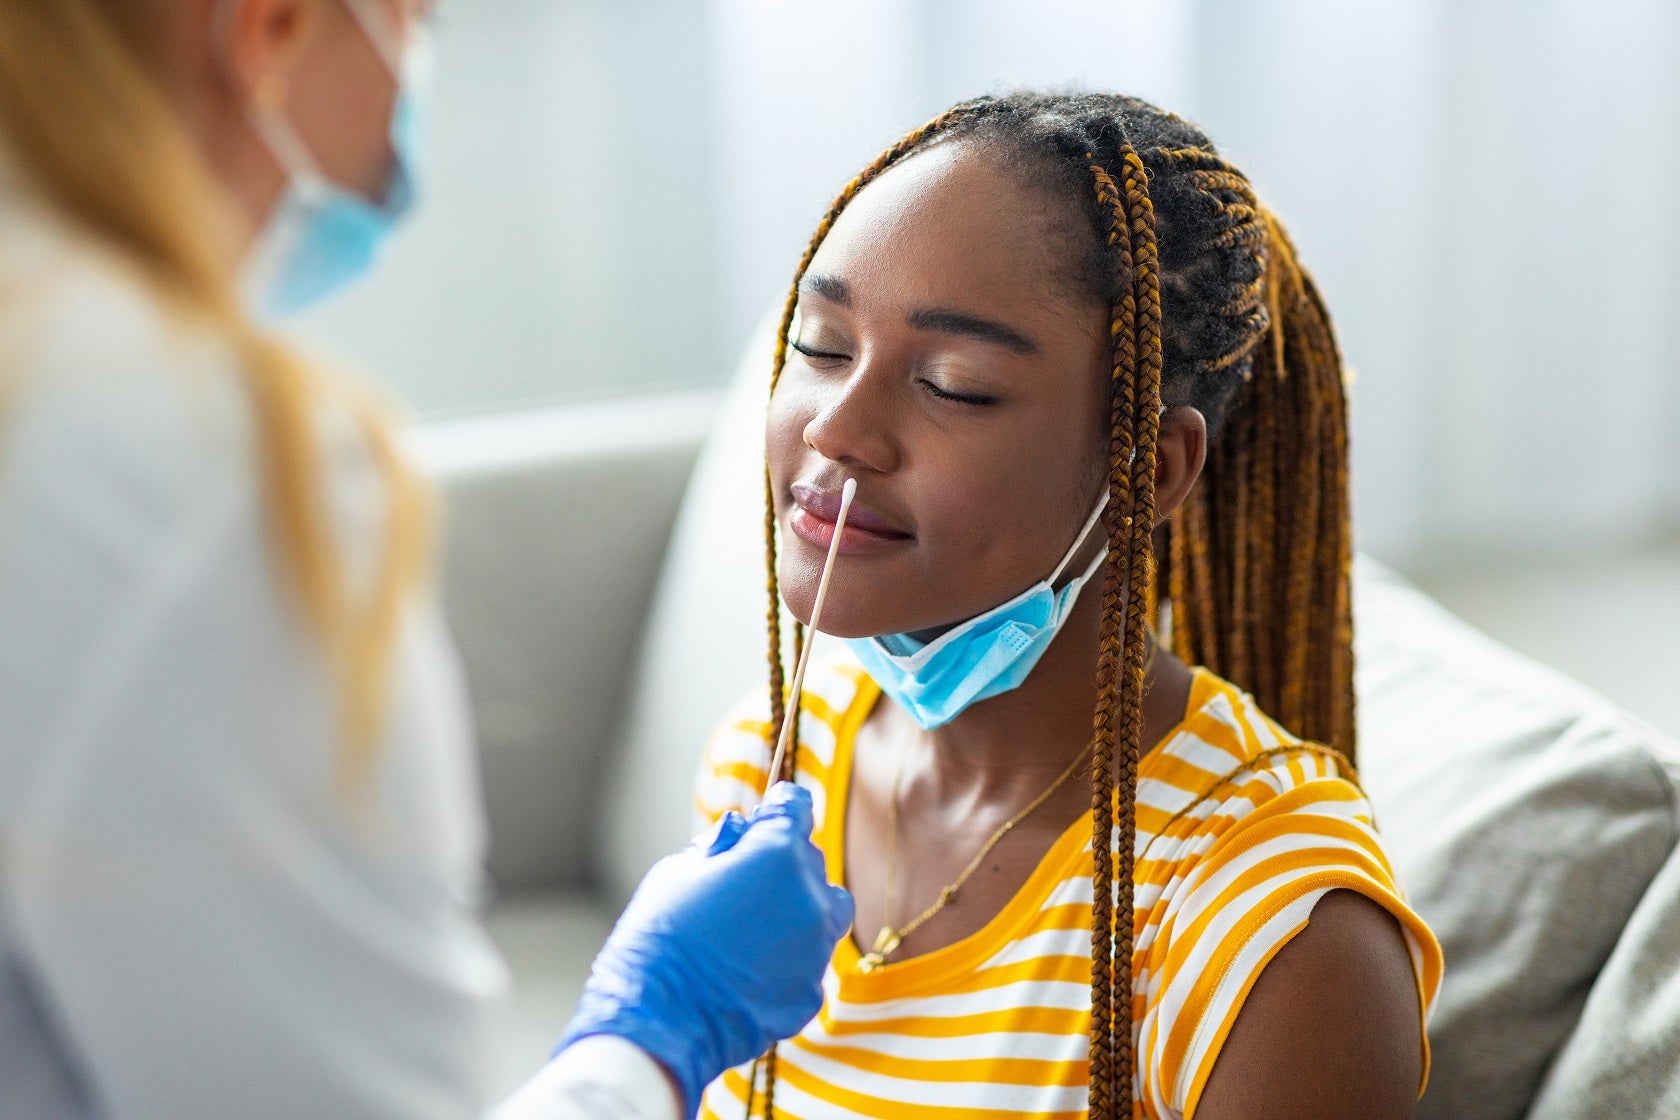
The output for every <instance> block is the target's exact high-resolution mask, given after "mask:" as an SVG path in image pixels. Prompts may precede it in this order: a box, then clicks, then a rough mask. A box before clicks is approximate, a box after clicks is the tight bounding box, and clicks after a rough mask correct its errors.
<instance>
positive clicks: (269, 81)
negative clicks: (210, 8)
mask: <svg viewBox="0 0 1680 1120" xmlns="http://www.w3.org/2000/svg"><path fill="white" fill-rule="evenodd" d="M323 2H324V0H223V3H224V5H225V6H224V7H223V9H222V12H221V14H220V16H219V18H218V19H217V21H216V27H215V28H214V30H213V34H215V35H216V36H217V39H218V42H217V43H216V47H217V49H218V50H219V51H220V53H221V56H222V57H223V58H224V59H225V60H226V69H227V75H228V80H229V81H230V82H231V83H232V84H233V86H234V90H235V92H236V93H237V94H238V95H239V97H240V98H241V100H243V101H246V102H258V103H261V104H265V105H276V104H279V103H280V102H282V101H284V100H285V99H286V95H287V91H288V89H289V87H290V85H291V77H292V72H293V70H294V69H295V67H296V66H297V62H298V59H299V57H300V56H301V55H302V54H303V53H304V50H305V49H306V48H307V46H308V45H309V41H310V40H311V39H312V38H314V36H315V35H316V33H317V32H318V31H319V29H320V26H321V19H322V15H323V12H322V4H323Z"/></svg>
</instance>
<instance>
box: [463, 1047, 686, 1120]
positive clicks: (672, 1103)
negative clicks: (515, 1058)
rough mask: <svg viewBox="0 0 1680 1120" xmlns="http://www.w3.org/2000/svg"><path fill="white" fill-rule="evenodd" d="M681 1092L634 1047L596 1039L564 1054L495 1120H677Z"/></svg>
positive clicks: (492, 1119) (494, 1116)
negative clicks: (677, 1092) (678, 1098)
mask: <svg viewBox="0 0 1680 1120" xmlns="http://www.w3.org/2000/svg"><path fill="white" fill-rule="evenodd" d="M678 1109H679V1105H678V1102H677V1094H676V1090H675V1089H673V1088H672V1086H671V1084H670V1083H669V1082H668V1081H667V1080H666V1076H665V1071H664V1070H662V1069H661V1068H660V1067H659V1064H658V1063H657V1062H655V1061H654V1060H653V1059H652V1058H651V1057H649V1056H648V1055H647V1053H646V1052H644V1051H643V1050H642V1049H640V1048H639V1047H637V1046H636V1045H635V1044H634V1043H632V1042H628V1041H626V1040H625V1039H622V1038H619V1037H617V1036H616V1035H604V1034H603V1035H591V1036H590V1037H588V1038H584V1039H580V1040H578V1041H577V1042H574V1043H573V1044H572V1045H570V1046H568V1047H566V1049H564V1050H562V1051H561V1052H560V1053H559V1055H558V1056H557V1057H555V1059H554V1060H553V1061H551V1062H549V1063H548V1065H546V1066H544V1067H543V1069H542V1071H541V1072H540V1073H538V1074H537V1076H535V1077H533V1078H532V1079H531V1080H530V1081H529V1082H527V1083H526V1084H525V1086H524V1087H523V1088H521V1089H520V1090H519V1092H517V1093H515V1094H514V1095H513V1096H511V1097H509V1098H508V1100H507V1102H506V1103H505V1104H503V1105H502V1106H501V1107H500V1108H498V1109H497V1110H496V1111H495V1112H493V1113H492V1114H491V1115H490V1120H678Z"/></svg>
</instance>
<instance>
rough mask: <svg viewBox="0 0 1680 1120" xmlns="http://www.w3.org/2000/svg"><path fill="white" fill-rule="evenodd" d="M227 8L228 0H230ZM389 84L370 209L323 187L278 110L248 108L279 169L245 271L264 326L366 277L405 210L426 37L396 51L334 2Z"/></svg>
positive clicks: (365, 13)
mask: <svg viewBox="0 0 1680 1120" xmlns="http://www.w3.org/2000/svg"><path fill="white" fill-rule="evenodd" d="M231 2H234V3H237V0H231ZM343 3H344V4H345V6H346V7H347V8H348V10H349V11H350V13H351V15H352V16H354V17H355V19H356V22H357V24H358V25H359V26H360V27H361V28H362V31H363V33H364V34H366V35H367V37H368V40H369V42H371V43H372V44H373V47H374V50H375V52H376V53H378V55H379V57H380V58H381V59H382V60H384V62H385V64H386V65H387V66H388V67H389V68H390V70H391V73H392V76H393V77H394V78H395V79H396V81H397V98H396V104H395V107H394V109H393V111H392V114H391V127H390V143H391V150H392V152H393V153H394V157H395V158H394V160H393V162H392V166H391V174H390V177H389V178H388V179H387V181H386V183H385V186H384V188H383V189H382V190H381V192H380V195H379V197H378V198H377V199H368V198H365V197H363V196H362V195H361V194H360V193H358V192H356V191H354V190H351V189H349V188H347V187H344V186H342V185H340V184H338V183H335V182H333V181H332V180H331V179H329V178H328V177H327V176H326V174H325V173H324V172H323V171H322V170H321V167H320V164H319V162H318V161H317V160H316V159H315V156H314V155H313V154H312V153H311V152H310V150H309V147H308V145H307V144H305V143H304V140H303V137H302V136H300V135H299V134H298V131H297V129H296V128H294V127H293V126H292V123H291V122H290V121H289V120H288V119H287V118H286V116H285V114H284V113H283V112H282V111H281V109H280V108H279V106H277V105H273V104H263V103H257V104H253V105H252V106H251V107H250V110H249V112H250V119H251V124H252V127H253V128H255V129H256V131H257V135H258V136H259V137H260V138H261V140H262V142H263V144H264V145H265V146H266V147H267V148H268V150H269V152H270V153H271V154H272V155H273V156H274V158H275V160H276V161H278V162H279V164H280V166H281V168H282V169H284V171H285V173H286V178H287V185H286V192H285V195H284V197H282V199H281V200H280V203H279V204H278V205H277V206H276V207H275V210H274V213H273V214H272V215H271V216H270V218H269V220H268V223H267V224H266V226H265V227H264V228H263V230H262V232H261V233H260V234H259V235H258V237H257V240H256V242H255V244H254V245H253V247H252V249H251V251H250V253H249V255H248V256H247V258H246V264H245V274H246V279H245V285H246V290H247V292H248V299H249V301H250V302H251V304H252V306H253V307H254V308H255V309H256V310H257V311H258V313H260V314H263V315H265V316H270V317H283V316H288V315H293V314H296V313H297V312H300V311H303V310H305V309H307V308H309V307H312V306H314V305H316V304H318V303H320V302H321V301H323V300H325V299H327V298H329V297H330V296H332V295H334V294H336V293H338V292H339V291H341V290H343V289H344V288H346V287H348V286H349V285H350V284H352V283H354V282H355V281H357V280H359V279H361V278H362V276H364V275H365V274H366V273H367V272H368V270H369V269H370V268H372V266H373V263H374V261H375V259H376V258H377V257H378V254H379V251H380V249H381V248H382V247H383V246H384V245H385V243H386V242H387V241H389V240H390V237H391V234H392V233H393V232H394V231H395V230H396V229H397V227H398V226H399V225H400V224H401V223H402V221H403V219H405V218H406V217H407V216H408V215H409V214H410V213H411V212H412V211H413V209H414V204H415V201H416V193H417V178H418V172H419V155H420V145H421V135H422V130H421V118H422V116H423V112H424V107H425V104H426V100H427V99H426V94H427V93H428V92H429V87H430V84H431V52H430V50H429V42H428V39H427V37H426V35H425V34H424V33H423V32H422V33H419V34H417V35H416V36H415V37H414V40H413V42H412V44H411V45H410V46H408V47H407V48H404V47H403V46H402V44H400V43H399V42H398V41H397V31H396V29H395V28H394V27H393V26H391V23H390V21H389V18H388V17H386V16H385V14H384V13H383V12H376V11H373V10H371V9H370V8H369V7H368V3H369V0H343Z"/></svg>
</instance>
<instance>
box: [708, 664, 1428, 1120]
mask: <svg viewBox="0 0 1680 1120" xmlns="http://www.w3.org/2000/svg"><path fill="white" fill-rule="evenodd" d="M879 699H880V689H879V687H878V686H876V685H875V683H874V682H873V681H872V680H871V679H870V678H869V677H868V675H867V674H865V673H864V672H863V670H862V669H861V668H860V667H858V666H857V665H856V664H855V663H852V662H849V661H836V662H833V663H829V664H824V665H821V666H819V665H815V664H813V665H812V667H811V670H810V673H809V675H808V677H807V679H806V686H805V703H804V712H803V714H802V717H801V720H800V741H801V744H802V747H801V751H800V770H799V774H798V780H799V783H800V784H801V785H803V786H805V787H806V788H808V789H809V790H811V793H812V795H813V797H814V800H815V802H816V821H817V825H816V831H815V834H814V835H813V841H814V842H815V843H816V845H817V846H818V847H819V848H820V849H821V850H822V852H823V855H824V857H825V859H826V861H827V865H828V872H829V878H830V879H831V880H833V881H835V882H841V881H843V879H842V868H843V867H844V852H845V841H846V838H845V817H846V814H845V810H844V806H845V804H846V796H847V789H848V786H849V782H850V777H851V745H852V740H853V737H854V736H855V734H856V732H857V729H858V727H859V726H860V725H861V724H862V723H863V721H864V719H865V718H866V717H867V716H868V714H869V712H870V710H871V709H872V708H873V707H874V705H875V704H876V703H877V701H878V700H879ZM767 721H768V714H767V705H766V704H765V702H764V697H763V695H762V693H761V694H759V695H758V696H757V697H756V698H755V699H752V700H749V701H748V702H747V703H745V704H743V705H742V707H741V708H739V709H737V711H736V712H735V713H734V714H732V715H731V717H730V718H728V719H727V720H726V721H725V723H724V725H723V726H722V727H721V728H720V730H719V731H718V733H717V734H716V735H715V736H714V737H713V739H712V741H711V743H710V744H709V746H708V748H707V752H706V757H705V759H704V761H703V762H702V765H701V770H700V775H699V780H698V784H697V788H696V802H695V805H696V810H697V812H698V813H699V815H700V817H701V818H702V819H703V820H704V821H711V820H714V819H716V818H717V817H718V816H721V815H722V814H723V813H724V812H726V811H728V810H730V809H741V808H743V807H744V806H749V805H751V804H753V803H754V802H755V801H756V800H757V796H758V793H759V791H761V790H762V789H763V786H764V777H765V774H766V771H767V770H768V768H769V763H770V760H769V753H768V750H767V749H766V746H765V735H766V731H767ZM1137 796H1138V810H1137V837H1136V849H1135V850H1136V853H1137V861H1138V862H1137V865H1136V869H1135V874H1134V881H1135V884H1136V888H1135V889H1136V902H1135V906H1136V919H1135V920H1136V925H1135V954H1136V955H1135V958H1134V959H1135V964H1136V969H1137V974H1136V977H1135V980H1136V985H1135V991H1134V1032H1135V1039H1136V1047H1137V1049H1136V1053H1137V1054H1138V1055H1139V1057H1140V1060H1139V1063H1138V1069H1137V1073H1136V1090H1135V1099H1136V1101H1137V1107H1136V1110H1135V1115H1136V1116H1140V1117H1148V1118H1152V1120H1180V1118H1182V1117H1184V1116H1187V1115H1189V1114H1191V1113H1192V1112H1193V1111H1194V1109H1195V1107H1196V1102H1197V1100H1198V1098H1199V1097H1200V1095H1201V1092H1202V1089H1203V1087H1204V1086H1205V1085H1206V1084H1207V1081H1208V1076H1209V1074H1210V1073H1211V1071H1212V1069H1213V1063H1214V1059H1215V1058H1216V1057H1217V1056H1218V1054H1219V1049H1220V1046H1221V1045H1222V1044H1223V1042H1224V1040H1225V1037H1226V1035H1227V1034H1228V1033H1229V1031H1230V1029H1231V1025H1232V1023H1233V1022H1234V1021H1235V1019H1236V1016H1237V1012H1238V1011H1239V1010H1240V1009H1241V1008H1242V1004H1243V1000H1244V998H1245V997H1246V996H1247V994H1248V992H1249V990H1250V989H1251V988H1252V987H1253V985H1254V982H1255V981H1256V979H1258V977H1259V975H1260V971H1261V969H1263V968H1264V967H1265V966H1266V964H1267V963H1268V962H1269V961H1270V960H1271V959H1272V957H1273V956H1274V955H1275V954H1276V953H1277V952H1278V950H1279V949H1281V948H1282V947H1283V946H1284V944H1286V943H1287V942H1288V941H1289V939H1290V938H1291V937H1293V936H1294V935H1295V934H1296V933H1298V932H1299V931H1300V930H1301V929H1303V928H1304V927H1305V926H1306V923H1307V918H1308V916H1309V915H1310V914H1311V912H1312V909H1313V906H1314V904H1315V903H1317V901H1318V900H1319V899H1320V898H1321V897H1322V896H1323V895H1324V894H1325V893H1327V892H1328V891H1330V890H1334V889H1337V888H1347V889H1351V890H1354V891H1358V892H1359V893H1360V894H1362V895H1365V896H1366V897H1368V898H1370V899H1372V900H1373V901H1375V902H1377V903H1378V904H1379V905H1381V906H1382V907H1384V908H1385V909H1387V910H1388V911H1389V912H1390V913H1392V914H1393V915H1394V916H1395V918H1396V919H1398V921H1399V923H1400V927H1401V930H1402V933H1403V934H1404V936H1405V940H1406V944H1407V947H1408V949H1409V950H1410V953H1411V958H1412V964H1413V968H1414V970H1415V972H1416V975H1417V981H1418V993H1419V1001H1420V1009H1421V1011H1422V1013H1423V1017H1424V1021H1427V1017H1428V1012H1429V1008H1430V1006H1431V1004H1432V1002H1433V1000H1434V997H1435V993H1436V990H1437V988H1438V986H1439V983H1440V976H1441V950H1440V947H1439V945H1438V944H1437V943H1436V940H1435V938H1434V936H1433V935H1432V934H1431V933H1430V931H1429V929H1428V927H1427V926H1426V925H1425V924H1424V923H1423V921H1422V920H1421V919H1420V918H1418V916H1417V915H1416V914H1414V913H1413V912H1412V911H1411V909H1410V908H1409V907H1408V906H1407V905H1406V903H1405V901H1404V898H1403V895H1402V892H1401V889H1400V886H1399V884H1398V882H1397V881H1396V877H1395V873H1394V870H1393V868H1392V867H1391V866H1390V864H1389V861H1388V859H1387V857H1386V855H1385V854H1384V852H1383V848H1382V843H1381V841H1380V840H1379V838H1378V836H1377V832H1376V829H1375V827H1374V824H1373V820H1372V813H1371V808H1370V805H1369V804H1368V803H1367V802H1366V800H1365V797H1364V795H1363V794H1362V793H1361V792H1360V790H1359V788H1358V787H1357V786H1356V785H1354V784H1353V783H1352V782H1350V781H1348V780H1346V779H1345V778H1344V777H1342V776H1341V774H1340V772H1339V771H1338V768H1337V764H1336V762H1335V760H1333V759H1331V758H1328V757H1326V756H1325V755H1323V754H1319V753H1314V752H1313V751H1311V750H1308V749H1306V748H1304V747H1303V746H1301V744H1300V742H1299V740H1297V739H1296V738H1295V737H1294V736H1292V735H1290V734H1289V733H1288V732H1286V731H1284V730H1283V729H1282V728H1281V727H1279V726H1278V725H1277V724H1276V723H1274V722H1272V721H1271V720H1270V719H1268V718H1267V717H1266V716H1265V715H1264V714H1262V713H1261V712H1260V711H1259V709H1258V708H1257V707H1256V706H1255V704H1254V701H1253V700H1252V698H1251V697H1249V696H1248V695H1247V694H1245V693H1244V692H1242V691H1241V690H1240V689H1238V688H1236V687H1235V686H1233V685H1231V684H1229V683H1227V682H1225V681H1223V680H1221V679H1219V678H1218V677H1216V676H1214V675H1213V674H1212V673H1209V672H1208V671H1206V670H1203V669H1198V670H1196V672H1195V677H1194V681H1193V684H1192V688H1191V695H1190V703H1189V705H1188V706H1187V709H1186V715H1185V719H1184V721H1183V722H1182V723H1180V724H1179V725H1178V726H1177V727H1176V728H1175V729H1173V731H1172V732H1171V733H1169V734H1168V735H1167V736H1166V738H1165V739H1163V740H1162V742H1161V743H1160V744H1159V745H1158V746H1157V747H1155V748H1154V749H1153V750H1151V751H1150V752H1149V753H1148V754H1147V755H1146V756H1145V757H1144V759H1143V761H1142V763H1141V765H1140V770H1139V776H1138V787H1137ZM1091 872H1092V867H1091V820H1090V815H1089V813H1088V812H1087V814H1086V815H1085V816H1083V817H1082V818H1081V819H1080V820H1078V821H1076V822H1074V823H1073V824H1072V825H1070V826H1069V827H1068V829H1067V830H1066V831H1065V832H1064V833H1063V834H1062V835H1061V837H1060V838H1059V839H1058V840H1057V841H1056V842H1055V844H1054V845H1053V846H1052V847H1051V848H1050V850H1049V852H1048V853H1046V855H1045V856H1044V859H1043V861H1042V862H1041V863H1040V864H1039V866H1038V868H1037V870H1036V871H1035V872H1034V873H1033V874H1032V876H1031V877H1030V878H1029V879H1028V881H1027V882H1026V884H1025V885H1024V886H1023V887H1022V888H1021V889H1020V891H1019V892H1018V893H1017V894H1016V895H1015V896H1014V898H1012V899H1011V900H1010V901H1009V903H1008V904H1006V905H1005V906H1004V908H1003V909H1002V910H1001V911H1000V912H999V913H998V914H997V916H996V917H995V918H993V919H992V920H991V921H990V922H989V923H988V924H987V925H985V926H984V927H983V928H982V929H980V930H979V931H978V932H976V933H974V934H973V935H971V936H969V937H966V938H964V939H962V940H961V941H958V942H956V943H954V944H952V945H949V946H947V947H945V948H943V949H939V950H937V951H934V952H931V953H927V954H925V955H923V956H919V957H913V958H910V959H907V960H903V961H897V962H893V963H890V964H888V965H886V966H885V967H882V968H880V969H878V970H876V971H874V972H869V973H864V972H859V971H858V967H857V966H858V962H859V958H860V954H859V951H858V949H857V946H856V945H855V943H854V941H853V939H852V938H851V937H847V938H844V939H842V940H841V942H840V944H839V946H838V947H837V948H836V950H835V953H834V958H833V961H832V963H831V965H830V967H829V970H828V973H827V976H826V978H825V980H824V987H825V991H826V993H827V997H826V1001H825V1003H824V1006H823V1009H822V1011H821V1012H820V1013H819V1014H818V1015H817V1017H816V1018H815V1019H813V1020H812V1021H811V1023H810V1024H809V1025H808V1026H806V1028H805V1029H804V1030H803V1031H802V1032H801V1033H800V1034H799V1035H797V1036H796V1037H794V1038H793V1039H791V1040H789V1041H788V1042H784V1043H782V1044H781V1046H780V1048H779V1049H778V1062H777V1079H776V1098H775V1100H776V1110H777V1114H778V1115H779V1116H783V1117H787V1118H788V1120H820V1118H828V1117H884V1118H895V1120H896V1118H904V1120H909V1118H912V1117H914V1118H916V1120H956V1118H958V1117H963V1118H977V1117H986V1118H994V1117H995V1118H999V1120H1001V1118H1005V1117H1011V1118H1018V1117H1024V1116H1034V1117H1064V1118H1067V1120H1075V1118H1077V1117H1083V1116H1084V1115H1085V1106H1086V1088H1085V1087H1086V1077H1087V1052H1086V1047H1087V1040H1086V1038H1087V1030H1088V1026H1089V1022H1090V971H1091V966H1090V952H1091V941H1090V936H1091V935H1090V920H1091V914H1090V905H1091ZM1420 1046H1421V1047H1422V1048H1423V1056H1424V1070H1425V1078H1426V1079H1427V1076H1428V1072H1427V1071H1428V1042H1427V1038H1425V1039H1422V1040H1420ZM749 1069H750V1067H742V1068H739V1069H735V1070H731V1071H729V1072H727V1073H726V1074H724V1076H723V1077H721V1078H719V1079H718V1080H717V1081H715V1082H713V1083H712V1085H711V1086H710V1087H709V1088H708V1090H707V1091H706V1094H705V1096H704V1098H703V1101H702V1105H701V1109H700V1115H701V1116H702V1117H705V1118H707V1120H740V1118H741V1117H742V1116H743V1115H744V1113H745V1108H746V1099H747V1077H748V1073H749ZM1421 1089H1422V1087H1421V1086H1420V1087H1419V1091H1420V1092H1421Z"/></svg>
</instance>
